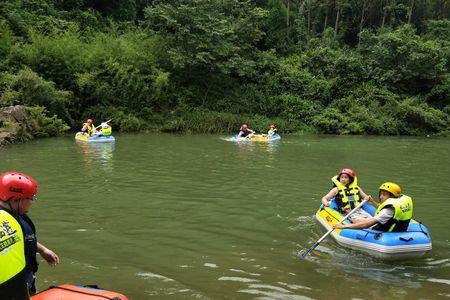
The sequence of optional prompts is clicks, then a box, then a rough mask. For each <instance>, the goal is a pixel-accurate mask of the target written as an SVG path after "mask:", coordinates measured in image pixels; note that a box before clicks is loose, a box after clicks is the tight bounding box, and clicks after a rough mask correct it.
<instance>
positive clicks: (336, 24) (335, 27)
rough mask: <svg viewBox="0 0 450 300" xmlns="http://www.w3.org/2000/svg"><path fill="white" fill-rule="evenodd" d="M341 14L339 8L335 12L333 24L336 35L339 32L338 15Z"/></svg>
mask: <svg viewBox="0 0 450 300" xmlns="http://www.w3.org/2000/svg"><path fill="white" fill-rule="evenodd" d="M340 14H341V8H340V7H339V8H338V9H337V11H336V23H335V24H334V31H335V33H336V34H337V33H338V30H339V15H340Z"/></svg>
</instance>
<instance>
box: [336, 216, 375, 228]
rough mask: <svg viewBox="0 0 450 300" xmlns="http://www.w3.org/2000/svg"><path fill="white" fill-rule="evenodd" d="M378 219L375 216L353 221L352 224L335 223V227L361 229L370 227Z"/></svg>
mask: <svg viewBox="0 0 450 300" xmlns="http://www.w3.org/2000/svg"><path fill="white" fill-rule="evenodd" d="M377 223H378V221H377V219H375V218H367V219H363V220H361V221H358V222H355V223H351V224H340V223H339V224H334V225H333V228H338V229H344V228H350V229H360V228H369V227H371V226H373V225H375V224H377Z"/></svg>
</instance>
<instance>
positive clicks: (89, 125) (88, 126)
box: [81, 119, 97, 136]
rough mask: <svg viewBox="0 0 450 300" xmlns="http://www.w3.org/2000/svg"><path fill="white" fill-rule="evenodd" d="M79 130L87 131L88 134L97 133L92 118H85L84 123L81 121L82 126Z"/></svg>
mask: <svg viewBox="0 0 450 300" xmlns="http://www.w3.org/2000/svg"><path fill="white" fill-rule="evenodd" d="M81 131H83V132H84V133H87V134H88V135H89V136H93V135H94V134H97V129H95V126H94V121H93V120H92V119H87V120H86V123H83V127H81Z"/></svg>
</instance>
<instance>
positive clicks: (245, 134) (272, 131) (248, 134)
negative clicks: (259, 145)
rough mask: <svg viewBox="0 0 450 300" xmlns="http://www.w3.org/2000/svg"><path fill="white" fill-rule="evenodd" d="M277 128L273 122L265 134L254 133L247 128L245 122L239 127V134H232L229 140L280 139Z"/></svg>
mask: <svg viewBox="0 0 450 300" xmlns="http://www.w3.org/2000/svg"><path fill="white" fill-rule="evenodd" d="M276 131H277V128H276V126H275V124H271V125H270V127H269V131H268V132H267V134H255V131H253V130H251V129H250V128H248V125H247V124H242V126H241V128H240V129H239V134H236V135H234V136H233V137H232V138H231V139H230V140H231V141H235V142H271V141H277V140H279V139H281V136H280V135H279V134H278V133H276Z"/></svg>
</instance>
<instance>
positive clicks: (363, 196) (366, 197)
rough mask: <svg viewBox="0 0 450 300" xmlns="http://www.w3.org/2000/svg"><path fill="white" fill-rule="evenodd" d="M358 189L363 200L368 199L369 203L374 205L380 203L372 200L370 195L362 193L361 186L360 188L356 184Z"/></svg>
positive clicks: (376, 205)
mask: <svg viewBox="0 0 450 300" xmlns="http://www.w3.org/2000/svg"><path fill="white" fill-rule="evenodd" d="M358 189H359V194H360V195H361V198H362V199H363V200H369V203H370V204H372V205H373V206H375V207H378V205H380V204H379V203H378V202H375V200H373V198H372V196H371V195H367V194H366V193H364V191H363V190H362V188H360V187H359V186H358Z"/></svg>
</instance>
